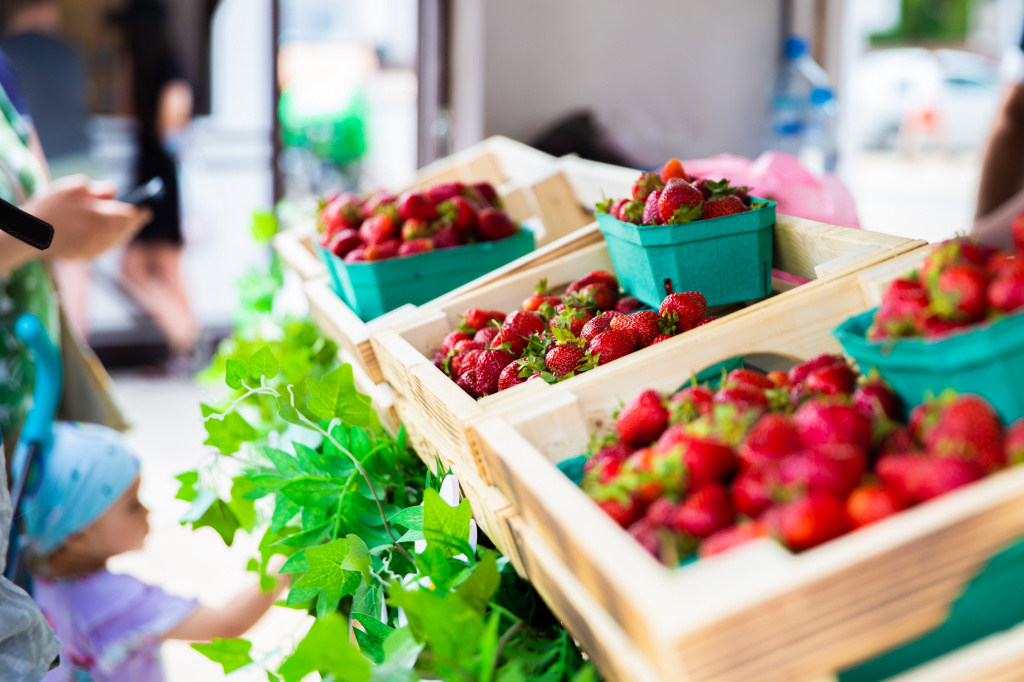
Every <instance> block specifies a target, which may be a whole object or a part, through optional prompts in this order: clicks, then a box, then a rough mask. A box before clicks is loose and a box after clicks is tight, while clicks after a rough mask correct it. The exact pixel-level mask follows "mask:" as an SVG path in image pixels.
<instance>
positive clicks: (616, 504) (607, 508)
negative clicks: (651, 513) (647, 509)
mask: <svg viewBox="0 0 1024 682" xmlns="http://www.w3.org/2000/svg"><path fill="white" fill-rule="evenodd" d="M597 506H598V507H600V508H601V511H603V512H604V513H605V514H607V515H608V516H610V517H611V518H612V520H613V521H615V523H617V524H619V525H620V526H622V527H623V528H627V527H628V526H630V525H632V524H633V522H634V521H636V520H637V519H639V518H640V515H641V514H642V513H643V506H642V505H641V504H640V501H639V500H637V499H636V498H632V497H631V498H629V499H628V501H626V502H623V501H622V500H619V499H614V498H612V499H607V500H601V501H600V502H598V503H597Z"/></svg>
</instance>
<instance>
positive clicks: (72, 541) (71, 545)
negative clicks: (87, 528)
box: [58, 531, 89, 556]
mask: <svg viewBox="0 0 1024 682" xmlns="http://www.w3.org/2000/svg"><path fill="white" fill-rule="evenodd" d="M58 551H60V552H66V553H68V554H71V555H73V556H83V555H88V553H89V540H88V538H87V537H86V536H85V533H83V532H82V531H75V532H74V533H71V534H70V535H68V537H67V539H66V540H64V544H63V545H62V546H61V548H60V550H58Z"/></svg>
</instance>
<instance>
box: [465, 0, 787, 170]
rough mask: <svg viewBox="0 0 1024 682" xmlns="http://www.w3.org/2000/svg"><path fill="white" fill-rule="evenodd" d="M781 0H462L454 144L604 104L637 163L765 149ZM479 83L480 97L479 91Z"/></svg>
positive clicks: (609, 123) (541, 124) (602, 112)
mask: <svg viewBox="0 0 1024 682" xmlns="http://www.w3.org/2000/svg"><path fill="white" fill-rule="evenodd" d="M780 8H781V3H780V1H779V0H759V1H758V2H750V0H716V2H713V3H698V2H692V1H683V0H631V1H630V2H622V1H621V0H515V1H509V0H457V2H456V3H455V12H456V17H455V19H456V21H455V25H456V29H455V36H454V40H455V43H454V46H455V54H454V59H453V61H454V68H455V76H454V87H455V92H454V100H455V116H456V121H455V125H456V146H458V147H462V146H465V145H466V144H469V143H471V142H473V141H475V140H476V139H479V136H480V135H484V136H486V135H492V134H496V133H501V134H505V135H509V136H511V137H514V138H517V139H521V140H530V139H532V138H533V137H535V136H536V135H537V134H538V133H540V132H542V131H543V130H544V129H545V128H546V127H547V126H548V125H549V124H551V123H553V122H554V121H555V120H556V119H558V118H559V117H560V116H562V115H564V114H567V113H569V112H571V111H573V110H576V109H580V108H589V109H592V110H594V111H595V112H596V114H597V117H598V119H599V121H600V122H601V123H602V124H603V125H604V126H606V127H607V128H608V129H609V130H610V131H614V133H615V136H616V139H617V141H618V142H619V143H620V145H621V146H622V147H623V148H624V149H625V150H626V151H628V152H630V153H631V155H633V156H634V157H636V161H637V162H638V163H640V164H648V165H654V164H660V163H662V162H664V160H665V159H666V158H668V157H670V156H676V155H678V156H682V157H688V158H693V157H700V156H706V155H711V154H715V153H719V152H734V153H741V154H746V155H756V154H757V153H758V151H759V147H760V141H761V133H762V130H763V128H764V122H765V115H766V112H767V106H768V97H769V93H770V85H771V80H772V75H773V73H774V67H775V59H776V56H777V55H778V53H779V40H780V34H781V29H780ZM480 91H482V97H481V98H480V100H479V101H480V102H482V107H479V106H474V105H473V100H474V99H475V97H476V96H478V94H479V93H480Z"/></svg>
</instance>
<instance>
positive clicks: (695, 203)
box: [658, 178, 704, 225]
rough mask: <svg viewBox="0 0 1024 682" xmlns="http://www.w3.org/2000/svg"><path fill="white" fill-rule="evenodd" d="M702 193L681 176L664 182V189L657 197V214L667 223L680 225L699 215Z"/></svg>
mask: <svg viewBox="0 0 1024 682" xmlns="http://www.w3.org/2000/svg"><path fill="white" fill-rule="evenodd" d="M703 203H704V195H702V194H701V193H700V190H699V189H696V188H695V187H694V186H693V185H691V184H690V183H688V182H687V181H686V180H683V179H681V178H673V179H671V180H669V181H668V182H667V183H665V189H664V190H662V192H661V196H660V197H658V216H659V217H660V218H661V220H662V222H663V223H665V224H667V225H681V224H683V223H689V222H692V221H694V220H699V219H700V216H701V206H702V205H703Z"/></svg>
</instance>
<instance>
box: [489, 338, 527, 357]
mask: <svg viewBox="0 0 1024 682" xmlns="http://www.w3.org/2000/svg"><path fill="white" fill-rule="evenodd" d="M526 344H527V340H526V339H525V338H523V337H522V336H519V335H518V334H516V333H513V332H504V331H499V332H498V333H497V334H495V336H494V338H493V339H491V347H492V348H505V350H507V351H508V352H510V353H512V355H514V356H516V357H517V358H518V357H522V355H523V353H524V352H525V351H526Z"/></svg>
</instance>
